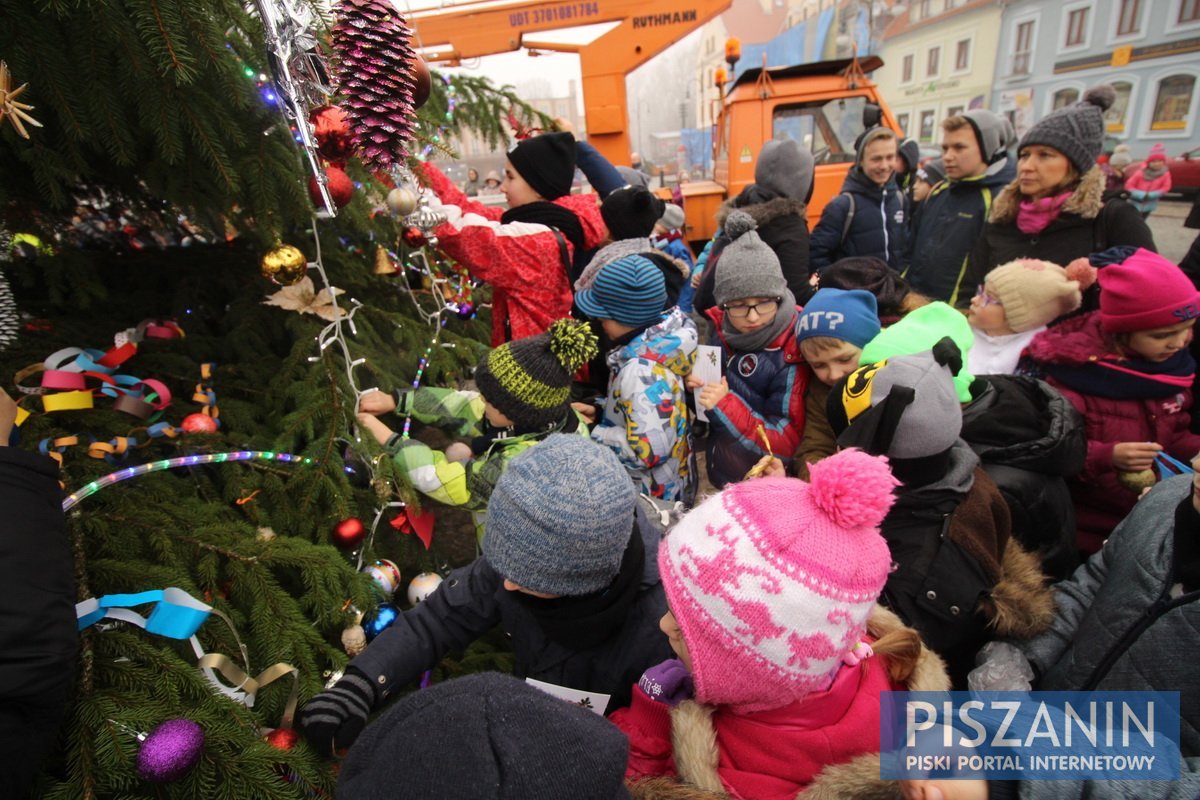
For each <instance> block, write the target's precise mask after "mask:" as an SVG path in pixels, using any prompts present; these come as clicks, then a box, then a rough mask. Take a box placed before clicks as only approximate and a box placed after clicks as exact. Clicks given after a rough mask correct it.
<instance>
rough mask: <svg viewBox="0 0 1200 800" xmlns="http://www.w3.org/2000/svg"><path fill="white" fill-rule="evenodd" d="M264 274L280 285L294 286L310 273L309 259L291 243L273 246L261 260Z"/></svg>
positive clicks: (260, 264)
mask: <svg viewBox="0 0 1200 800" xmlns="http://www.w3.org/2000/svg"><path fill="white" fill-rule="evenodd" d="M259 266H261V267H262V275H263V277H264V278H269V279H270V280H272V281H274V282H275V283H277V284H279V285H280V286H292V285H293V284H297V283H299V282H300V281H301V279H302V278H304V276H305V275H306V274H308V259H307V258H305V257H304V253H301V252H300V250H299V249H298V248H295V247H292V246H291V245H290V244H281V245H278V246H277V247H273V248H271V249H270V250H268V251H267V252H266V254H265V255H263V257H262V260H261V261H260V262H259Z"/></svg>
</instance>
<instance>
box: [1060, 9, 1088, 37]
mask: <svg viewBox="0 0 1200 800" xmlns="http://www.w3.org/2000/svg"><path fill="white" fill-rule="evenodd" d="M1090 12H1091V9H1090V8H1087V7H1086V6H1085V7H1084V8H1076V9H1073V10H1071V11H1068V12H1067V25H1066V28H1067V38H1066V41H1064V42H1063V47H1082V46H1084V45H1086V44H1087V22H1088V14H1089V13H1090Z"/></svg>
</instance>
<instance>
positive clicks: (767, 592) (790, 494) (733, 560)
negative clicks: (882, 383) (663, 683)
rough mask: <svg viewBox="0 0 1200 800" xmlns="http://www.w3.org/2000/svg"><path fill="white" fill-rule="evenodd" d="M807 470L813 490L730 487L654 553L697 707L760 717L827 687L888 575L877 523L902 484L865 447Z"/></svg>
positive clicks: (764, 482)
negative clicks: (728, 708) (720, 707)
mask: <svg viewBox="0 0 1200 800" xmlns="http://www.w3.org/2000/svg"><path fill="white" fill-rule="evenodd" d="M809 469H810V475H811V478H812V479H811V481H810V482H809V483H804V482H803V481H800V480H796V479H794V478H764V479H759V480H751V481H747V482H744V483H737V484H734V485H733V486H730V487H728V488H726V489H725V490H724V491H723V492H721V493H720V494H719V495H717V496H715V497H711V498H709V499H708V500H706V501H705V502H704V503H702V504H701V505H700V506H698V507H697V508H696V509H695V510H693V511H692V512H691V513H689V514H688V515H687V516H686V517H684V518H683V519H682V520H681V521H680V522H679V524H677V525H676V526H675V527H674V528H673V529H671V531H670V533H669V534H668V535H667V537H666V538H665V539H664V540H663V542H662V545H661V546H660V548H659V553H658V564H659V571H660V572H661V574H662V581H663V587H664V588H665V589H666V594H667V602H668V603H669V604H670V607H671V611H672V613H673V614H674V615H675V619H676V620H677V622H678V624H679V628H680V631H681V633H682V635H683V640H684V643H685V644H686V645H687V648H688V652H689V654H690V656H691V660H692V676H693V678H694V680H695V684H696V699H697V700H699V701H700V702H702V703H707V704H710V705H728V706H731V707H733V708H734V709H735V710H736V711H739V712H743V713H744V712H753V711H765V710H768V709H772V708H780V707H782V706H785V705H789V704H791V703H793V702H795V701H796V700H799V699H800V698H802V697H804V696H805V695H807V694H809V693H811V692H819V691H824V690H825V689H828V688H829V686H830V684H831V683H832V682H833V678H834V675H835V674H836V672H837V670H838V668H839V666H840V665H841V664H842V658H843V656H844V655H846V654H847V653H849V652H851V651H852V650H853V649H854V647H855V646H856V645H857V644H858V643H859V641H860V639H861V637H862V636H863V635H864V632H865V630H866V622H867V617H868V615H869V614H870V612H871V609H872V607H873V606H874V605H875V601H876V599H877V598H878V597H879V594H880V592H881V591H882V590H883V585H884V583H885V581H886V580H887V576H888V573H889V572H890V571H891V564H892V558H891V553H890V552H889V551H888V546H887V542H886V541H884V539H883V537H882V536H880V534H879V525H880V523H881V522H882V521H883V518H884V517H885V516H886V515H887V512H888V509H890V508H891V506H892V503H893V501H894V497H893V496H892V490H893V488H894V487H895V486H897V485H898V482H897V481H896V479H895V478H893V477H892V473H891V470H890V469H889V468H888V466H887V459H886V458H883V457H877V456H871V455H867V454H866V453H864V452H862V451H860V450H844V451H842V452H840V453H837V454H835V455H833V456H830V457H829V458H827V459H825V460H824V461H820V462H818V463H816V464H813V465H812V466H811V467H810V468H809Z"/></svg>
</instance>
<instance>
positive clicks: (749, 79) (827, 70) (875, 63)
mask: <svg viewBox="0 0 1200 800" xmlns="http://www.w3.org/2000/svg"><path fill="white" fill-rule="evenodd" d="M852 63H854V59H851V58H839V59H836V60H834V61H814V62H812V63H809V64H797V65H796V66H793V67H773V68H768V69H767V75H768V76H769V77H771V78H772V79H774V78H779V79H783V78H798V77H802V76H804V75H837V74H839V73H841V72H843V71H844V70H845V69H846V68H847V67H849V66H850V65H851V64H852ZM858 65H859V66H860V67H862V71H863V72H874V71H875V70H877V69H879V68H880V67H882V66H883V59H882V58H880V57H879V56H875V55H871V56H863V57H862V58H860V59H859V60H858ZM762 71H763V70H762V67H754V68H752V69H748V70H746V71H745V72H743V73H742V74H741V75H739V76H738V79H737V80H736V81H734V82H733V85H734V86H741V85H742V84H745V83H753V82H754V81H756V80H758V76H759V75H760V74H762Z"/></svg>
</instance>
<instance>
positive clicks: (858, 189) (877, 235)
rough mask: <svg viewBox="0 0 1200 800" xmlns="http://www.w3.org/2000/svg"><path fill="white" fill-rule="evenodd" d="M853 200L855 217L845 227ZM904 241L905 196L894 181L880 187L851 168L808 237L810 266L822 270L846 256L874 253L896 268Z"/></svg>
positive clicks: (906, 226)
mask: <svg viewBox="0 0 1200 800" xmlns="http://www.w3.org/2000/svg"><path fill="white" fill-rule="evenodd" d="M852 203H853V208H854V217H853V218H852V219H851V220H850V226H849V229H847V228H846V219H847V217H848V216H849V214H850V209H851V204H852ZM843 232H844V233H845V237H843V236H842V234H843ZM907 243H908V198H907V197H906V196H905V195H904V193H903V192H902V191H900V188H899V187H898V186H896V182H895V181H894V180H890V181H888V182H887V185H886V186H883V187H880V186H879V185H877V184H875V183H874V182H872V181H871V180H870V179H868V178H867V176H866V175H864V174H863V173H862V170H861V169H860V168H858V167H854V168H853V169H851V170H850V173H849V174H848V175H846V180H845V182H844V183H842V192H841V194H839V195H838V196H837V197H835V198H833V199H832V200H830V201H829V203H828V205H826V206H825V209H824V211H822V212H821V221H820V222H818V223H817V227H816V228H815V229H814V230H813V232H812V236H811V237H810V239H809V249H808V253H809V265H810V266H811V268H812V269H815V270H823V269H825V268H826V267H828V266H829V265H830V264H832V263H833V262H835V261H837V260H838V259H841V258H846V257H848V256H875V257H876V258H882V259H883V260H884V261H886V262H888V264H889V265H890V266H891V267H892V269H896V270H898V269H900V267H901V265H902V263H901V262H902V259H903V258H904V252H905V250H906V249H907Z"/></svg>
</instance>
